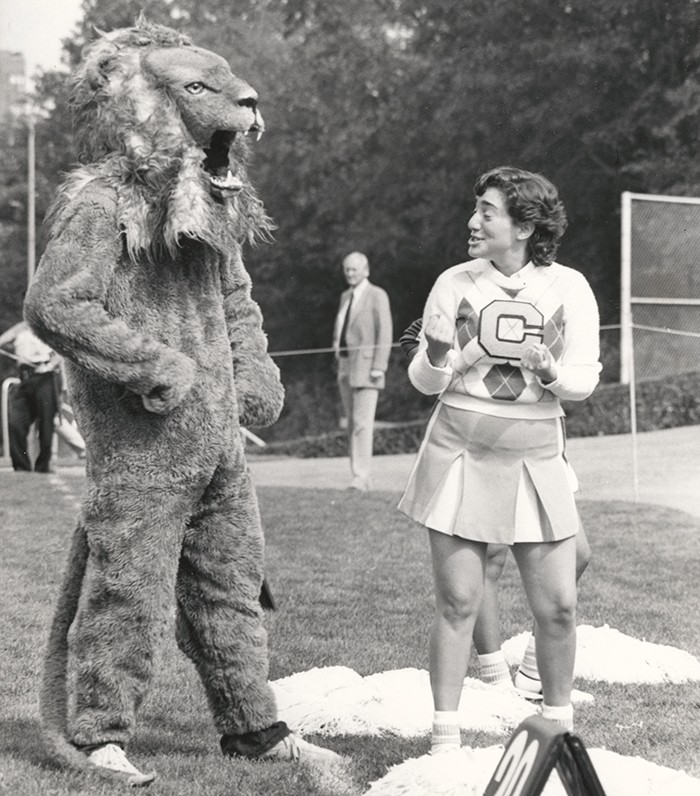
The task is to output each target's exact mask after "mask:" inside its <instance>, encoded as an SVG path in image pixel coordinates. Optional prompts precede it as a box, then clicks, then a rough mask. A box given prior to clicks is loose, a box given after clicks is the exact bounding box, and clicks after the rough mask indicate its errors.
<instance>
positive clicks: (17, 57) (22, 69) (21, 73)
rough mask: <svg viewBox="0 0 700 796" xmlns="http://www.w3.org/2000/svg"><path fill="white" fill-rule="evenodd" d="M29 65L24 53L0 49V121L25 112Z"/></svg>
mask: <svg viewBox="0 0 700 796" xmlns="http://www.w3.org/2000/svg"><path fill="white" fill-rule="evenodd" d="M26 99H27V67H26V63H25V60H24V55H22V53H17V52H10V51H9V50H0V121H2V120H4V119H6V118H7V117H8V116H12V117H17V116H21V115H22V114H23V113H24V112H25V102H26Z"/></svg>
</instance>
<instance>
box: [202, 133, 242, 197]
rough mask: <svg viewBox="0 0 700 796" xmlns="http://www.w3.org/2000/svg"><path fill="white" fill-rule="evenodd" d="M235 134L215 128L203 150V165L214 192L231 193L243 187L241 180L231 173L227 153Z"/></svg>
mask: <svg viewBox="0 0 700 796" xmlns="http://www.w3.org/2000/svg"><path fill="white" fill-rule="evenodd" d="M237 135H238V133H236V132H234V131H232V130H217V131H216V132H215V133H214V135H213V136H212V137H211V143H210V145H209V148H208V149H205V150H204V152H205V154H206V157H205V158H204V164H203V165H204V168H205V170H206V171H207V173H208V174H209V182H210V183H211V186H212V188H213V189H214V190H215V191H216V192H220V193H226V194H232V193H237V192H238V191H240V190H241V188H242V187H243V182H242V181H241V179H240V178H239V177H236V176H235V175H234V174H233V172H232V171H231V167H230V157H229V154H230V151H231V149H232V147H233V146H234V144H235V142H236V136H237Z"/></svg>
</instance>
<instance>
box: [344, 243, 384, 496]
mask: <svg viewBox="0 0 700 796" xmlns="http://www.w3.org/2000/svg"><path fill="white" fill-rule="evenodd" d="M343 273H344V274H345V279H346V281H347V283H348V289H347V290H345V291H344V292H343V293H342V295H341V297H340V308H339V310H338V315H337V316H336V319H335V329H334V333H333V348H334V350H335V356H336V361H337V364H338V389H339V391H340V398H341V401H342V403H343V409H344V410H345V416H346V418H347V424H348V444H349V449H350V470H351V471H352V482H351V484H350V487H351V488H352V489H359V490H361V491H366V490H368V489H369V488H370V468H371V460H372V439H373V434H374V414H375V411H376V409H377V399H378V397H379V390H382V389H384V374H385V371H386V369H387V365H388V364H389V354H390V353H391V343H392V324H391V309H390V306H389V297H388V296H387V294H386V291H385V290H382V288H380V287H377V285H373V284H372V283H371V282H370V281H369V261H368V259H367V257H366V256H365V255H364V254H362V253H361V252H352V253H351V254H348V256H347V257H346V258H345V259H344V260H343Z"/></svg>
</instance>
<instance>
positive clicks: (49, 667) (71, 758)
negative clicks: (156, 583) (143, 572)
mask: <svg viewBox="0 0 700 796" xmlns="http://www.w3.org/2000/svg"><path fill="white" fill-rule="evenodd" d="M87 558H88V543H87V534H86V532H85V528H84V527H83V525H82V524H79V525H78V527H77V528H76V529H75V531H74V532H73V540H72V542H71V547H70V552H69V554H68V562H67V565H66V572H65V575H64V578H63V585H62V588H61V592H60V594H59V599H58V605H57V606H56V612H55V614H54V618H53V623H52V625H51V632H50V634H49V642H48V647H47V650H46V657H45V658H44V671H43V675H42V682H41V692H40V696H39V715H40V720H41V734H42V740H43V742H44V745H45V747H46V751H47V753H48V755H49V757H50V758H51V760H52V762H54V763H56V764H57V765H59V766H61V767H67V768H74V769H75V768H77V769H85V768H87V767H88V766H89V763H88V759H87V756H86V755H84V754H83V753H82V752H80V751H79V750H78V749H77V748H76V747H75V746H73V744H71V743H70V741H69V740H68V729H67V717H68V690H67V682H66V680H67V673H68V671H67V670H68V631H69V630H70V626H71V624H72V623H73V619H74V618H75V615H76V613H77V610H78V601H79V599H80V591H81V589H82V585H83V578H84V576H85V566H86V563H87Z"/></svg>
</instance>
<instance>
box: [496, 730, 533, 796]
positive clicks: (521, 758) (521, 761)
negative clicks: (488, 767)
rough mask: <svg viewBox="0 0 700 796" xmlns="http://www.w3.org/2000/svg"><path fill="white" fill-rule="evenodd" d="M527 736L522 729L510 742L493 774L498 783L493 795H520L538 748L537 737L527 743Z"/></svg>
mask: <svg viewBox="0 0 700 796" xmlns="http://www.w3.org/2000/svg"><path fill="white" fill-rule="evenodd" d="M528 738H529V735H528V733H527V731H526V730H523V731H522V732H520V733H518V734H517V735H516V736H515V738H513V740H512V741H511V742H510V744H509V746H508V748H507V749H506V751H505V753H504V755H503V757H502V758H501V762H500V763H499V764H498V768H497V769H496V771H495V773H494V775H493V779H494V781H495V782H498V783H499V786H498V790H497V791H496V793H494V796H521V794H522V792H523V788H524V787H525V783H526V782H527V779H528V777H529V776H530V772H531V771H532V767H533V766H534V764H535V760H536V758H537V752H538V750H539V748H540V742H539V741H538V740H537V738H533V739H532V741H531V742H530V743H529V744H528Z"/></svg>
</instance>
